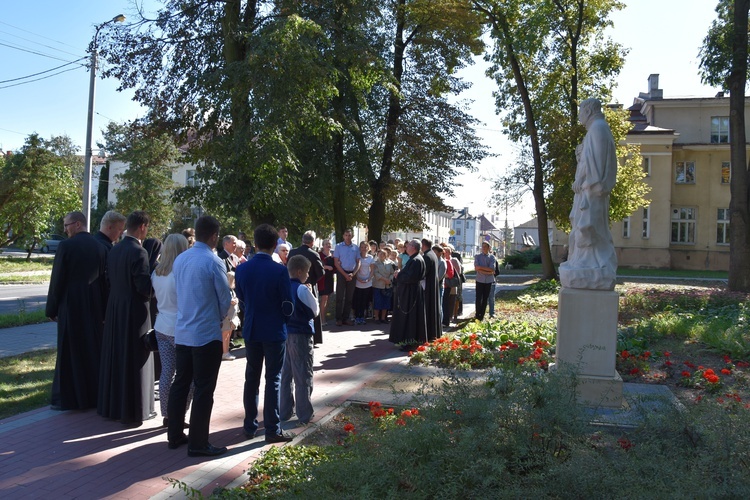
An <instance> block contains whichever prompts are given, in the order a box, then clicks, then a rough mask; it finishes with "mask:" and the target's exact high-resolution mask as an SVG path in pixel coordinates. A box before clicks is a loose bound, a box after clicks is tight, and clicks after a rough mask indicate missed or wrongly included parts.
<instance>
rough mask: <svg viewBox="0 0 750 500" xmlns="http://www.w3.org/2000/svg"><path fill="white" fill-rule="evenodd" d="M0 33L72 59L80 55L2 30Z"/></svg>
mask: <svg viewBox="0 0 750 500" xmlns="http://www.w3.org/2000/svg"><path fill="white" fill-rule="evenodd" d="M0 33H5V34H6V35H10V36H12V37H15V38H20V39H21V40H24V41H26V42H31V43H35V44H37V45H41V46H42V47H45V48H48V49H52V50H56V51H58V52H62V53H63V54H68V55H71V56H74V57H78V56H79V55H80V52H79V53H78V54H74V53H72V52H68V51H67V50H62V49H58V48H56V47H53V46H51V45H45V44H43V43H41V42H37V41H34V40H31V39H29V38H24V37H22V36H19V35H15V34H13V33H9V32H7V31H2V30H0Z"/></svg>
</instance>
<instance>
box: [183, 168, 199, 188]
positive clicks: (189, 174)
mask: <svg viewBox="0 0 750 500" xmlns="http://www.w3.org/2000/svg"><path fill="white" fill-rule="evenodd" d="M185 185H186V186H187V187H195V186H197V185H198V179H196V178H195V170H186V171H185Z"/></svg>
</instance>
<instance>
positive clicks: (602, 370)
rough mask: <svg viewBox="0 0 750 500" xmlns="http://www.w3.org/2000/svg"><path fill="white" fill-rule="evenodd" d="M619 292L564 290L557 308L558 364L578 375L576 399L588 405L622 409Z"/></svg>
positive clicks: (561, 291) (559, 297) (561, 292)
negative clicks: (618, 364)
mask: <svg viewBox="0 0 750 500" xmlns="http://www.w3.org/2000/svg"><path fill="white" fill-rule="evenodd" d="M618 305H619V296H618V294H617V292H614V291H605V290H583V289H577V288H562V289H561V290H560V294H559V296H558V306H557V311H558V312H557V352H556V358H557V359H556V361H557V362H556V365H559V366H558V367H559V368H561V367H562V366H566V367H570V368H571V369H572V370H574V371H575V372H576V373H577V381H578V385H577V387H576V396H577V400H578V402H579V403H581V404H585V405H587V406H605V407H609V408H619V407H621V406H623V404H624V400H623V397H622V378H621V377H620V375H619V374H618V373H617V370H615V359H616V356H617V310H618Z"/></svg>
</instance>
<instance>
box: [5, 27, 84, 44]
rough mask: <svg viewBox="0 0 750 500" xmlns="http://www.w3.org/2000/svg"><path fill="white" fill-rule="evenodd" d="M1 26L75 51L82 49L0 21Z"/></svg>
mask: <svg viewBox="0 0 750 500" xmlns="http://www.w3.org/2000/svg"><path fill="white" fill-rule="evenodd" d="M0 24H4V25H5V26H10V27H11V28H13V29H17V30H18V31H23V32H24V33H29V34H30V35H34V36H38V37H39V38H44V39H46V40H49V41H51V42H55V43H59V44H60V45H67V46H68V47H71V48H73V49H76V50H80V47H76V46H74V45H70V44H69V43H65V42H61V41H59V40H55V39H54V38H49V37H47V36H44V35H39V34H37V33H34V32H33V31H29V30H26V29H23V28H19V27H18V26H13V25H12V24H8V23H6V22H4V21H0Z"/></svg>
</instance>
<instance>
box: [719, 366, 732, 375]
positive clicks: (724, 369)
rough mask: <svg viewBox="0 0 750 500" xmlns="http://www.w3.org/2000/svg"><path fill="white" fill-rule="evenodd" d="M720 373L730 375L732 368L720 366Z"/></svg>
mask: <svg viewBox="0 0 750 500" xmlns="http://www.w3.org/2000/svg"><path fill="white" fill-rule="evenodd" d="M721 373H722V374H723V375H731V374H732V370H727V369H726V368H722V369H721Z"/></svg>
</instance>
